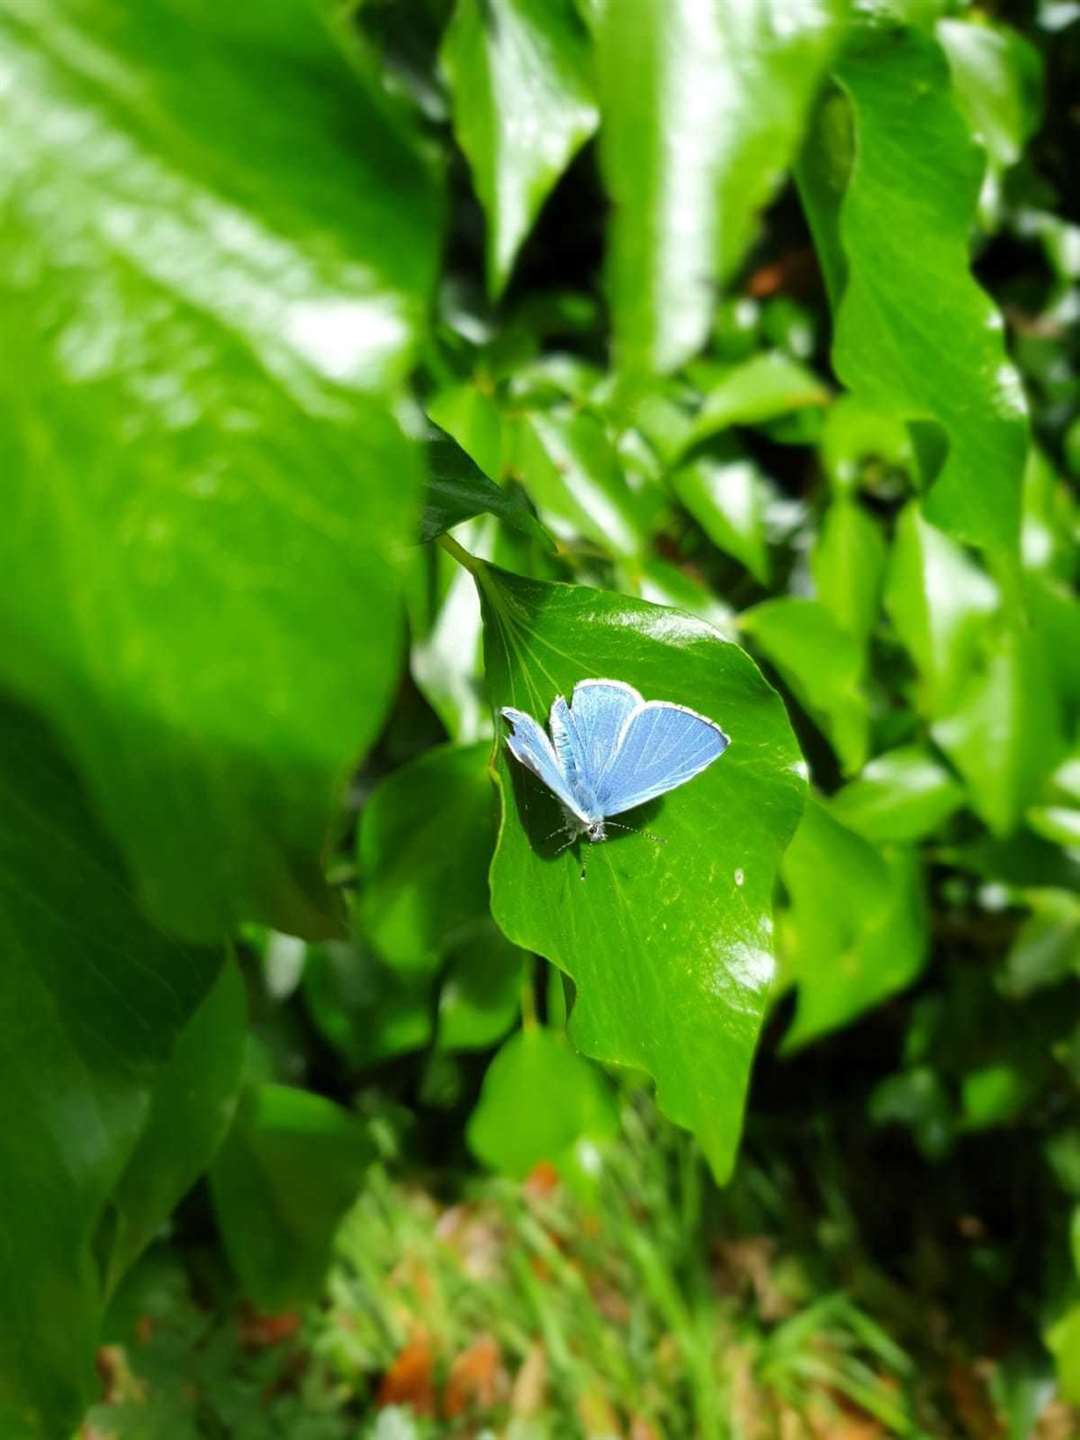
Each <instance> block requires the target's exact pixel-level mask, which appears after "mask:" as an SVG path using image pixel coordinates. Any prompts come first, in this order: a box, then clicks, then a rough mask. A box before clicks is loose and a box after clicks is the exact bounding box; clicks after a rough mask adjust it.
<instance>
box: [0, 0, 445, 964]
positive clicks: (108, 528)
mask: <svg viewBox="0 0 1080 1440" xmlns="http://www.w3.org/2000/svg"><path fill="white" fill-rule="evenodd" d="M0 65H2V67H3V70H4V73H5V75H6V76H7V80H8V83H6V84H5V85H4V87H3V92H2V97H0V137H2V138H0V153H2V160H0V174H2V176H3V179H2V181H0V187H2V194H3V203H4V210H5V228H4V230H3V232H2V234H0V261H2V270H3V274H4V277H5V282H6V289H5V294H4V299H3V306H4V312H3V323H4V330H5V334H6V336H7V352H6V357H5V362H6V363H5V366H4V378H3V379H2V380H0V387H6V388H4V389H2V390H0V393H2V394H3V395H4V396H5V398H6V402H7V403H6V404H5V406H4V411H5V419H4V423H3V425H2V426H0V470H2V473H3V475H4V485H5V500H6V504H7V510H8V512H9V514H11V516H12V517H13V519H14V520H15V521H16V523H13V524H11V525H9V526H7V527H5V530H4V538H3V539H2V540H0V563H2V565H3V568H4V571H5V573H6V575H7V576H8V581H9V583H8V584H7V585H6V586H5V588H4V596H5V599H4V600H2V601H0V652H2V654H3V661H2V662H0V663H2V667H3V672H4V675H5V676H6V678H7V679H8V680H9V681H10V682H11V684H12V685H13V686H14V687H15V688H16V689H17V690H18V691H19V692H21V693H22V694H23V695H25V696H26V697H28V698H30V699H32V700H33V701H34V702H35V703H36V704H37V705H38V706H40V707H41V709H43V710H44V711H45V712H46V713H47V714H48V716H49V717H50V718H51V720H52V721H53V723H54V724H55V725H56V726H57V728H58V730H59V731H60V732H61V734H62V736H63V738H64V739H65V740H66V742H67V744H68V745H69V747H70V749H71V750H72V752H73V754H74V755H75V756H76V758H77V760H78V763H79V766H80V768H81V769H82V771H83V773H84V774H85V775H86V778H87V782H88V784H89V786H90V789H91V792H92V794H93V796H94V799H95V801H96V803H97V806H98V808H99V809H100V811H101V813H102V815H103V816H104V817H105V820H106V822H107V824H108V826H109V828H110V829H111V831H112V832H113V834H114V835H115V836H116V837H117V839H118V840H119V842H120V844H121V846H122V848H123V849H124V851H125V854H126V856H127V858H128V861H129V863H130V865H131V867H132V870H133V872H134V874H135V876H136V878H137V880H138V883H139V889H140V892H141V895H142V897H143V899H144V901H145V902H146V904H147V905H148V907H149V909H150V911H151V913H153V914H154V915H155V916H157V917H158V918H159V919H160V920H162V921H163V922H166V923H167V924H168V925H169V926H170V927H173V928H175V929H177V930H178V931H180V932H181V933H184V934H188V935H192V936H196V937H202V936H209V935H215V934H218V933H220V932H221V931H222V930H223V929H225V928H226V927H227V926H229V925H230V924H231V923H233V922H234V921H236V920H237V919H241V918H252V917H254V918H260V919H264V920H267V921H270V922H271V923H273V924H274V925H275V926H277V927H278V928H280V929H283V930H286V931H289V932H290V933H315V932H320V931H325V930H326V929H327V928H328V927H329V926H330V925H331V924H332V923H333V910H332V906H331V902H330V898H329V895H328V892H327V891H326V888H325V886H324V883H323V880H322V875H321V865H320V858H321V851H322V848H323V845H324V842H325V840H326V836H327V832H328V827H329V823H330V821H331V818H332V816H333V814H334V810H335V805H336V798H337V797H336V792H337V789H338V786H339V784H340V782H341V780H342V778H343V776H344V774H345V772H346V771H347V769H348V766H349V765H350V763H351V762H352V761H353V759H354V758H355V756H356V755H357V753H358V752H359V751H361V750H362V749H363V748H364V747H365V745H366V744H367V743H368V742H369V741H370V740H371V738H372V737H373V735H374V734H375V732H376V730H377V728H378V725H379V723H380V720H381V718H382V715H383V711H384V709H385V706H386V704H387V702H388V699H389V697H390V694H391V690H392V686H393V683H394V678H395V675H396V672H397V662H398V626H397V624H396V621H395V619H394V616H395V612H396V608H397V603H398V602H397V591H398V581H397V574H396V565H395V549H396V547H398V545H399V544H400V542H402V541H404V540H405V539H406V538H407V537H408V536H409V534H410V531H412V530H413V528H414V525H415V520H416V517H417V500H418V492H419V483H420V476H419V473H418V469H417V465H416V463H415V461H414V459H413V455H412V450H411V447H410V446H409V445H408V444H407V443H406V441H405V440H404V438H403V435H402V433H401V430H400V427H399V425H398V423H397V420H396V419H395V418H394V416H393V414H392V413H391V409H390V406H389V404H388V403H387V399H385V398H382V397H383V395H384V393H385V392H388V390H390V389H392V388H393V387H395V386H396V384H397V382H398V381H399V380H400V379H401V377H402V376H403V374H404V372H405V371H406V369H407V368H408V366H409V365H410V363H411V356H412V350H413V337H414V333H415V331H416V328H417V326H418V325H419V323H420V320H421V317H422V314H423V307H424V304H425V298H426V292H427V290H428V288H429V284H430V280H431V277H432V270H433V265H434V260H435V255H436V250H437V244H438V228H439V227H438V218H439V217H438V209H437V205H436V203H435V198H434V194H433V187H432V185H431V183H430V180H429V177H428V174H427V171H426V169H425V167H424V166H423V165H422V164H421V163H420V161H419V160H418V159H417V157H416V154H415V153H414V150H413V148H412V146H411V144H410V143H409V141H408V140H407V138H406V137H404V136H403V135H402V134H401V133H400V132H399V129H398V126H397V124H396V122H395V121H394V119H393V117H392V116H391V115H390V114H389V113H388V112H387V111H386V110H385V109H384V105H383V102H382V100H380V99H379V98H378V95H379V92H378V88H377V85H376V83H375V82H374V81H370V80H365V78H364V75H363V74H362V73H361V71H360V69H359V68H358V69H356V70H355V71H354V72H350V68H349V66H348V65H347V64H346V63H345V61H344V60H343V59H342V58H341V57H340V56H339V55H338V53H337V52H336V51H335V49H334V47H333V46H332V45H331V43H330V39H329V36H328V35H327V34H326V32H325V31H324V29H323V27H322V25H321V23H320V21H319V20H318V17H317V16H316V14H315V13H314V10H313V8H312V7H310V6H309V5H308V4H307V3H306V0H273V3H268V4H265V5H259V6H257V7H254V8H252V7H247V6H244V7H235V6H233V7H230V6H227V5H224V6H223V5H215V4H211V3H209V0H168V3H166V0H145V3H140V4H138V5H134V6H133V5H129V4H128V3H126V0H13V3H11V4H9V5H7V6H6V7H5V10H4V13H3V17H2V18H0ZM296 577H302V581H300V582H298V581H297V578H296Z"/></svg>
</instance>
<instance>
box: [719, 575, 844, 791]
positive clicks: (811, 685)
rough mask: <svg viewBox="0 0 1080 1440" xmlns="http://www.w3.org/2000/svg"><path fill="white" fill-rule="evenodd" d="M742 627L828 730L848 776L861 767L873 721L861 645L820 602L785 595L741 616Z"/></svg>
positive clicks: (807, 709) (830, 739) (838, 757)
mask: <svg viewBox="0 0 1080 1440" xmlns="http://www.w3.org/2000/svg"><path fill="white" fill-rule="evenodd" d="M739 626H740V628H741V629H743V630H744V631H745V632H746V633H747V634H748V635H749V636H750V637H751V639H752V640H753V642H754V645H755V646H756V647H757V649H759V650H760V651H761V653H762V655H764V656H765V657H766V659H767V660H768V661H769V662H770V664H772V665H775V667H776V669H777V670H778V671H779V673H780V675H781V677H782V678H783V680H784V682H785V684H787V685H790V687H791V689H792V691H793V693H794V694H795V696H796V698H797V699H798V701H799V703H800V705H802V706H803V708H804V709H805V710H806V712H807V714H808V715H809V716H810V717H811V719H812V720H814V721H815V723H816V724H818V725H819V726H820V727H821V729H822V731H823V732H824V734H825V736H826V738H827V739H828V741H829V743H830V744H831V745H832V747H833V749H834V750H835V751H836V756H837V759H838V760H839V761H840V764H841V766H842V768H843V770H844V772H845V773H846V774H851V773H854V772H855V771H857V770H859V769H861V767H862V765H863V762H864V761H865V759H866V751H867V747H868V745H869V739H870V736H869V730H870V720H869V715H868V713H867V708H866V700H865V699H864V697H863V695H862V693H861V690H860V688H859V678H860V675H861V673H862V653H861V651H860V649H859V646H858V645H857V644H856V642H855V641H854V640H853V639H852V638H851V636H850V635H849V634H848V633H847V631H845V630H842V629H841V628H840V626H839V625H838V624H837V623H836V621H835V620H834V619H833V617H832V615H831V614H830V612H829V611H828V610H826V608H825V607H824V605H822V604H820V603H819V602H818V601H817V600H804V599H801V598H798V597H796V596H782V597H781V598H780V599H777V600H766V601H764V602H763V603H762V604H761V605H755V606H754V607H753V609H751V610H744V611H743V613H742V614H741V615H740V616H739Z"/></svg>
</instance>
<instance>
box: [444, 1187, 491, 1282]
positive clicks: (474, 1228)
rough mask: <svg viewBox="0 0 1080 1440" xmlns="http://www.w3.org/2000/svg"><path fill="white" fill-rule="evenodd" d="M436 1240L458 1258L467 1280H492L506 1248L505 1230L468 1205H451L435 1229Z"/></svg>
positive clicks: (489, 1216) (488, 1216)
mask: <svg viewBox="0 0 1080 1440" xmlns="http://www.w3.org/2000/svg"><path fill="white" fill-rule="evenodd" d="M435 1234H436V1236H437V1237H438V1238H439V1239H440V1240H441V1241H442V1242H443V1244H444V1245H446V1246H448V1247H449V1248H450V1249H451V1250H452V1251H453V1252H454V1254H455V1255H456V1256H457V1257H458V1260H459V1262H460V1264H461V1268H462V1271H463V1272H464V1273H465V1274H466V1275H467V1276H468V1277H469V1279H470V1280H480V1281H486V1280H493V1279H494V1278H495V1277H496V1276H497V1275H498V1273H499V1268H500V1266H499V1262H500V1260H501V1258H502V1253H503V1250H504V1248H505V1244H506V1237H505V1227H504V1226H503V1225H502V1224H501V1223H500V1222H499V1221H498V1220H497V1219H496V1218H495V1217H494V1216H493V1215H490V1214H487V1213H485V1212H484V1211H481V1210H477V1209H475V1208H474V1207H473V1206H470V1205H451V1206H450V1208H449V1209H447V1210H444V1211H443V1213H442V1214H441V1215H440V1217H439V1222H438V1224H437V1225H436V1227H435Z"/></svg>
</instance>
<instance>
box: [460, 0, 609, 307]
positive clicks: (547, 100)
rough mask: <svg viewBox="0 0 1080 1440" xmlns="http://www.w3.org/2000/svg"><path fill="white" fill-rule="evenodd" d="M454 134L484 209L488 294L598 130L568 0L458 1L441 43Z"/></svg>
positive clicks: (585, 56)
mask: <svg viewBox="0 0 1080 1440" xmlns="http://www.w3.org/2000/svg"><path fill="white" fill-rule="evenodd" d="M441 59H442V68H443V71H444V73H445V75H446V78H447V82H448V84H449V86H450V93H451V97H452V112H453V121H454V135H455V137H456V139H457V142H458V144H459V145H460V146H461V148H462V150H463V151H464V152H465V155H466V157H467V158H468V161H469V166H470V169H471V171H472V177H473V184H474V185H475V186H476V193H477V194H478V195H479V197H480V203H481V204H482V205H483V207H484V212H485V214H486V216H487V230H488V236H487V282H488V293H489V294H490V295H491V296H492V297H493V298H494V297H496V296H498V295H499V294H500V293H501V291H502V289H503V287H504V286H505V284H506V282H507V280H508V279H509V277H510V271H511V269H512V268H513V264H514V260H515V258H516V256H517V253H518V250H519V249H520V247H521V242H522V241H523V240H524V239H525V237H526V235H527V234H528V233H529V230H530V228H531V226H532V223H533V221H534V220H535V218H536V215H537V212H538V211H539V209H540V207H541V205H543V203H544V201H545V200H546V199H547V196H548V194H549V192H550V191H551V189H552V187H553V186H554V185H555V182H556V181H557V180H558V178H559V176H560V175H561V174H562V173H563V171H564V170H565V169H566V167H567V165H568V164H569V163H570V161H571V160H572V159H573V157H574V155H575V154H576V153H577V151H578V150H579V149H580V148H581V146H582V145H583V144H584V143H585V141H586V140H587V139H588V138H589V136H590V135H591V134H592V133H593V131H594V130H595V129H596V123H597V118H598V117H597V111H596V102H595V100H594V99H593V96H592V88H591V83H590V75H589V71H590V56H589V46H588V40H587V37H586V34H585V30H584V27H583V26H582V24H581V21H580V20H579V18H578V15H577V12H576V10H575V8H574V5H573V4H572V3H571V0H457V5H456V7H455V9H454V14H453V18H452V19H451V21H450V24H449V26H448V27H447V31H446V35H445V38H444V40H443V46H442V55H441Z"/></svg>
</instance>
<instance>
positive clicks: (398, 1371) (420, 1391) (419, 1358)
mask: <svg viewBox="0 0 1080 1440" xmlns="http://www.w3.org/2000/svg"><path fill="white" fill-rule="evenodd" d="M375 1404H376V1405H377V1406H378V1407H379V1409H380V1410H381V1409H383V1408H384V1407H385V1406H387V1405H407V1406H408V1407H409V1408H410V1409H411V1410H412V1412H413V1414H414V1415H430V1416H434V1414H435V1357H434V1355H433V1354H432V1350H431V1339H430V1337H429V1335H428V1333H427V1331H426V1330H424V1329H422V1328H420V1327H418V1328H417V1329H416V1330H414V1331H413V1334H412V1338H411V1339H410V1340H409V1342H408V1344H407V1345H406V1346H405V1348H404V1349H403V1350H401V1351H400V1353H399V1354H398V1356H397V1359H396V1360H395V1361H394V1363H393V1364H392V1365H391V1366H390V1369H389V1370H387V1372H386V1374H385V1375H384V1376H383V1377H382V1380H381V1381H380V1382H379V1390H378V1394H377V1395H376V1397H375Z"/></svg>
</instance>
